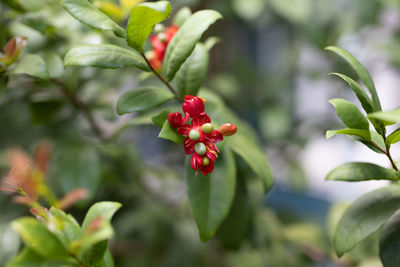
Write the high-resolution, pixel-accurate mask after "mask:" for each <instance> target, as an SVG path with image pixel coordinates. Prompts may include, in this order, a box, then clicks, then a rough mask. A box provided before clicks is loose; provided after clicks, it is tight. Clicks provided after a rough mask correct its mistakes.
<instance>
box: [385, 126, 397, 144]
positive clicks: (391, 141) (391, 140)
mask: <svg viewBox="0 0 400 267" xmlns="http://www.w3.org/2000/svg"><path fill="white" fill-rule="evenodd" d="M399 141H400V128H398V129H397V130H396V131H394V132H393V133H391V134H390V135H389V136H388V137H386V145H388V146H390V145H392V144H395V143H397V142H399Z"/></svg>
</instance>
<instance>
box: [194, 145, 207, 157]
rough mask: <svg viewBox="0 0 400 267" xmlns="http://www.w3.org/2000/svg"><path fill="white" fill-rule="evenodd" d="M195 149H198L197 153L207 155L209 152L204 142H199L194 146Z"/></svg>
mask: <svg viewBox="0 0 400 267" xmlns="http://www.w3.org/2000/svg"><path fill="white" fill-rule="evenodd" d="M194 150H195V151H196V153H197V154H199V155H201V156H203V155H205V154H206V152H207V148H206V146H205V145H204V144H203V143H197V144H196V145H195V146H194Z"/></svg>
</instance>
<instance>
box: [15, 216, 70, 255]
mask: <svg viewBox="0 0 400 267" xmlns="http://www.w3.org/2000/svg"><path fill="white" fill-rule="evenodd" d="M11 227H12V228H13V229H14V230H15V231H16V232H17V233H18V234H19V235H20V236H21V238H22V240H23V241H24V243H25V244H26V245H27V246H28V247H30V248H31V249H33V250H34V251H35V252H37V253H38V254H40V255H41V256H43V257H46V258H49V259H66V258H68V252H67V250H66V248H65V247H64V246H63V244H62V243H61V241H60V240H59V239H58V238H57V237H56V236H55V235H54V234H53V233H51V232H50V231H49V230H48V229H47V227H46V226H45V225H44V224H43V223H41V222H39V221H38V220H37V219H34V218H30V217H23V218H19V219H17V220H15V221H13V222H12V223H11Z"/></svg>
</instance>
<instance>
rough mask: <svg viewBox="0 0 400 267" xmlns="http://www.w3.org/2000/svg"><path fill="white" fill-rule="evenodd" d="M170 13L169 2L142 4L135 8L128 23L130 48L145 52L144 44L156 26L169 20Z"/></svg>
mask: <svg viewBox="0 0 400 267" xmlns="http://www.w3.org/2000/svg"><path fill="white" fill-rule="evenodd" d="M170 13H171V5H170V4H169V2H168V1H158V2H154V3H142V4H139V5H137V6H135V7H134V8H133V9H132V11H131V16H130V17H129V22H128V44H129V46H131V47H133V48H134V49H136V50H137V51H139V52H143V46H144V43H145V41H146V39H147V37H148V36H149V34H150V33H151V32H152V31H153V29H154V26H155V25H156V24H157V23H159V22H161V21H163V20H165V19H167V18H168V16H169V14H170Z"/></svg>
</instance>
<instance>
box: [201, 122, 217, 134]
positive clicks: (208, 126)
mask: <svg viewBox="0 0 400 267" xmlns="http://www.w3.org/2000/svg"><path fill="white" fill-rule="evenodd" d="M201 130H202V131H203V132H205V133H211V132H212V130H214V125H213V124H212V123H205V124H203V125H202V126H201Z"/></svg>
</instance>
